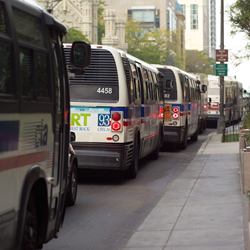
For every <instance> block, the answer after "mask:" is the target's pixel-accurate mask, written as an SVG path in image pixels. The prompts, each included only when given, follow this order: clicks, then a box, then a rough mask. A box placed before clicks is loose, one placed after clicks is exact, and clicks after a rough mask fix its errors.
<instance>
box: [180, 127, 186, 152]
mask: <svg viewBox="0 0 250 250" xmlns="http://www.w3.org/2000/svg"><path fill="white" fill-rule="evenodd" d="M186 147H187V124H186V126H185V131H184V138H183V141H182V142H181V143H180V149H186Z"/></svg>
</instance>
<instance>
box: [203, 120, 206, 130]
mask: <svg viewBox="0 0 250 250" xmlns="http://www.w3.org/2000/svg"><path fill="white" fill-rule="evenodd" d="M206 129H207V120H205V121H204V122H203V130H206Z"/></svg>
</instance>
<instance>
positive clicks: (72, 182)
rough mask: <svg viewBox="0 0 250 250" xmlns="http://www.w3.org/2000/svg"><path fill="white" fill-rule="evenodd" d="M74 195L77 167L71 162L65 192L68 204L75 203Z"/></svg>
mask: <svg viewBox="0 0 250 250" xmlns="http://www.w3.org/2000/svg"><path fill="white" fill-rule="evenodd" d="M76 196H77V167H76V165H75V163H73V164H72V167H71V171H70V176H69V185H68V193H67V205H68V206H73V205H74V204H75V202H76Z"/></svg>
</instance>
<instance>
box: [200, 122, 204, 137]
mask: <svg viewBox="0 0 250 250" xmlns="http://www.w3.org/2000/svg"><path fill="white" fill-rule="evenodd" d="M204 123H205V122H204V121H203V120H201V122H200V125H199V133H200V134H203V127H204V125H203V124H204Z"/></svg>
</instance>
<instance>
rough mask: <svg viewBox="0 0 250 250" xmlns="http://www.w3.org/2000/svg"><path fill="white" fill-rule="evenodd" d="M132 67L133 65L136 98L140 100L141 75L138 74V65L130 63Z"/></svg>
mask: <svg viewBox="0 0 250 250" xmlns="http://www.w3.org/2000/svg"><path fill="white" fill-rule="evenodd" d="M130 67H131V70H132V76H133V83H134V90H135V91H134V94H135V99H136V100H140V99H141V91H140V82H139V76H138V74H137V70H136V66H135V65H134V64H132V63H130Z"/></svg>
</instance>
